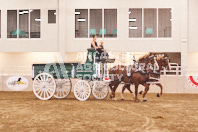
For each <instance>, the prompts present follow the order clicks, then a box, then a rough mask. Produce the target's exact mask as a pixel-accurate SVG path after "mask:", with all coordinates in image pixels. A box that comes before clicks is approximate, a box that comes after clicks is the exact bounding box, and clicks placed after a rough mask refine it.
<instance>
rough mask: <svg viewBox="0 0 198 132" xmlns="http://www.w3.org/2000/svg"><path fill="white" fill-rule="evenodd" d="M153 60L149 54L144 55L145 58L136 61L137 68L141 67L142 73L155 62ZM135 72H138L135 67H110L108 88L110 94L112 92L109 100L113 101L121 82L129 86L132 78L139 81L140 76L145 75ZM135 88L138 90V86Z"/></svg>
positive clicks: (152, 56)
mask: <svg viewBox="0 0 198 132" xmlns="http://www.w3.org/2000/svg"><path fill="white" fill-rule="evenodd" d="M154 58H155V56H154V55H151V54H148V55H145V56H143V57H141V58H140V59H139V60H138V63H139V64H140V65H139V66H140V67H141V69H142V70H143V71H145V69H149V68H150V66H151V65H153V64H154V62H155V59H154ZM136 71H138V69H137V67H135V65H132V66H128V67H127V66H123V65H117V66H114V67H112V68H111V69H110V70H109V75H110V78H111V80H112V81H111V82H110V83H109V86H110V89H111V92H112V93H111V95H110V98H114V99H115V91H116V89H117V87H118V85H119V84H120V83H121V82H124V83H125V84H131V83H133V81H134V80H133V78H137V79H139V77H141V76H142V74H145V73H143V72H142V71H141V72H136ZM135 72H136V74H134V73H135ZM128 73H129V74H130V75H129V74H128ZM144 81H146V80H144ZM146 85H147V84H146V83H145V86H146ZM129 86H130V85H129ZM137 88H138V85H136V89H137ZM129 89H130V88H129ZM136 91H137V90H136ZM131 92H132V91H131Z"/></svg>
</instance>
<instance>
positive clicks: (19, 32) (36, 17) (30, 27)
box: [7, 9, 41, 38]
mask: <svg viewBox="0 0 198 132" xmlns="http://www.w3.org/2000/svg"><path fill="white" fill-rule="evenodd" d="M17 19H19V23H17ZM29 20H30V21H29ZM40 21H41V18H40V10H39V9H36V10H32V9H30V10H18V11H17V10H8V11H7V38H40ZM17 27H18V28H17ZM29 31H30V33H29Z"/></svg>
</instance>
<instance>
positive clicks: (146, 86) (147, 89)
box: [143, 83, 149, 102]
mask: <svg viewBox="0 0 198 132" xmlns="http://www.w3.org/2000/svg"><path fill="white" fill-rule="evenodd" d="M143 86H144V87H145V90H144V93H143V101H144V102H146V101H147V99H146V98H145V96H146V94H147V92H148V91H149V84H146V83H145V84H144V85H143Z"/></svg>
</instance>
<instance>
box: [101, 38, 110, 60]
mask: <svg viewBox="0 0 198 132" xmlns="http://www.w3.org/2000/svg"><path fill="white" fill-rule="evenodd" d="M103 44H104V42H103V41H101V42H100V48H101V50H102V51H103V52H104V53H105V56H107V57H108V56H109V55H108V53H107V51H106V50H105V49H104V46H103Z"/></svg>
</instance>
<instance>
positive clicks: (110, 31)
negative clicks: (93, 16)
mask: <svg viewBox="0 0 198 132" xmlns="http://www.w3.org/2000/svg"><path fill="white" fill-rule="evenodd" d="M103 34H104V37H105V38H112V37H117V10H116V9H104V30H103Z"/></svg>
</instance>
